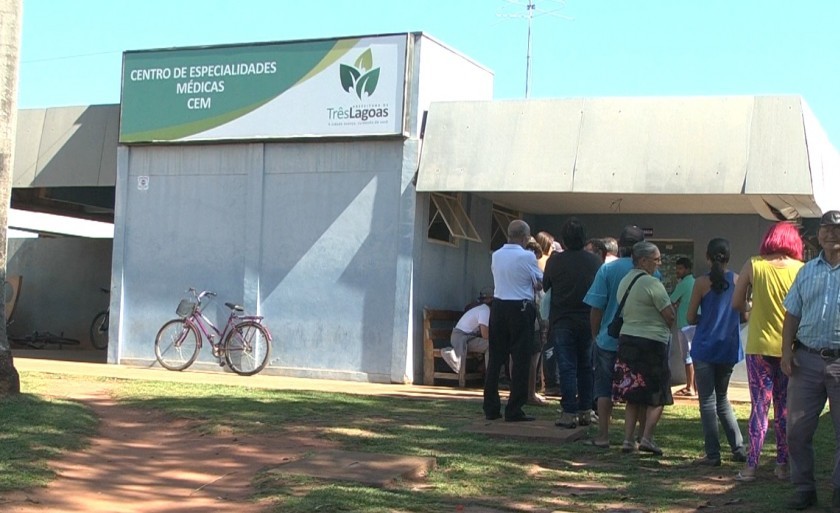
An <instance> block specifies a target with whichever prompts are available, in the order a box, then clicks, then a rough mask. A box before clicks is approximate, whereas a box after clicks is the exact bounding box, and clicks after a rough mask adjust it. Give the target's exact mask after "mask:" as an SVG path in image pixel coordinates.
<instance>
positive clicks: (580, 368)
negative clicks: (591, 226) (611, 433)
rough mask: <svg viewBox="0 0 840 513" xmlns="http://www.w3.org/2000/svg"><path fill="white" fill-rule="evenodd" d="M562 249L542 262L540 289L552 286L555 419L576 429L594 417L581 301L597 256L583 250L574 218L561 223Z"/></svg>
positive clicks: (587, 331) (587, 328)
mask: <svg viewBox="0 0 840 513" xmlns="http://www.w3.org/2000/svg"><path fill="white" fill-rule="evenodd" d="M561 238H562V240H563V246H565V248H566V251H564V252H562V253H554V254H553V255H551V257H550V258H549V259H548V262H547V263H546V264H545V275H544V277H543V289H544V290H545V291H546V292H547V291H549V290H551V291H552V292H551V310H550V311H549V325H550V332H549V333H550V335H549V336H550V337H551V341H552V343H553V345H554V354H555V358H556V360H557V374H558V376H559V377H560V394H561V395H562V399H561V401H560V406H561V409H560V410H559V411H560V417H559V418H558V419H557V422H555V425H557V426H560V427H564V428H570V429H574V428H575V427H577V426H578V425H584V426H586V425H589V424H590V423H591V422H592V418H593V417H592V393H593V389H592V386H593V372H592V330H591V329H590V325H589V310H590V308H589V305H587V304H586V303H584V302H583V298H584V296H585V295H586V293H587V291H588V290H589V287H590V286H591V285H592V281H593V280H594V279H595V273H597V272H598V268H599V267H600V266H601V258H599V257H598V256H596V255H593V254H592V253H590V252H588V251H585V250H584V249H583V248H584V245H585V244H586V230H585V229H584V227H583V224H582V223H581V222H580V221H579V220H578V219H577V218H574V217H573V218H571V219H569V220H568V221H566V223H565V224H564V225H563V228H562V229H561Z"/></svg>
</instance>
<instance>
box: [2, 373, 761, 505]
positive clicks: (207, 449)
mask: <svg viewBox="0 0 840 513" xmlns="http://www.w3.org/2000/svg"><path fill="white" fill-rule="evenodd" d="M182 374H183V373H170V374H168V375H167V376H169V375H172V376H174V377H175V378H179V379H180V378H182V377H184V376H182ZM201 378H202V379H208V378H206V376H201ZM252 381H254V380H252ZM256 382H258V381H256ZM331 385H332V386H333V387H334V386H335V384H334V383H332V384H331ZM310 386H311V385H310ZM108 387H109V385H108V384H107V383H104V382H93V381H91V382H84V383H82V382H81V381H75V380H74V382H73V390H72V391H71V392H68V393H67V394H66V395H62V396H61V397H62V398H66V399H72V400H75V401H79V402H81V403H84V404H85V405H87V406H88V407H90V408H91V409H92V410H93V411H94V413H95V414H96V415H97V416H98V417H99V419H100V427H99V431H98V434H97V435H96V436H95V437H94V439H92V440H91V445H90V446H89V447H88V448H87V449H85V450H83V451H79V452H73V453H68V454H67V455H66V456H65V457H64V458H62V459H61V460H59V461H56V462H54V463H53V464H52V465H51V466H52V468H53V469H54V470H55V471H56V472H57V475H58V478H57V479H56V480H54V481H53V482H52V483H51V484H50V485H49V486H47V487H46V488H43V489H34V490H29V491H26V492H15V493H9V494H5V495H0V511H3V512H10V513H43V512H67V513H75V512H94V513H95V512H100V513H102V512H114V511H120V512H121V513H146V512H173V513H192V512H206V511H214V512H226V511H231V512H233V511H236V512H245V513H248V512H262V511H265V510H266V509H267V508H269V507H270V504H267V503H254V502H252V501H251V499H250V497H251V496H252V495H253V489H252V488H251V480H252V478H253V477H254V475H255V474H256V473H257V472H259V471H260V470H262V469H263V468H267V467H276V466H278V465H281V464H283V463H286V462H289V461H291V460H297V459H299V458H301V457H302V456H304V455H305V454H308V453H312V452H320V451H325V450H332V449H336V448H339V447H338V443H336V442H330V441H328V440H325V439H324V438H321V437H319V432H318V431H317V430H304V429H295V426H283V427H280V426H278V434H277V435H273V436H272V435H269V436H266V435H260V436H258V437H253V436H236V437H234V436H230V435H229V436H225V435H224V434H221V435H202V434H201V433H200V431H199V430H197V429H195V427H197V426H196V425H195V424H191V423H190V422H187V421H183V420H177V419H172V418H169V417H166V416H164V415H162V414H156V413H149V412H148V411H146V410H135V409H132V408H127V407H124V406H120V405H119V404H117V403H116V401H114V400H113V399H112V398H111V396H110V394H109V388H108ZM359 387H360V388H364V387H361V385H359ZM394 390H396V389H394V388H389V389H387V390H384V391H383V392H381V393H382V395H400V396H403V397H406V396H411V393H410V391H411V390H410V389H409V388H408V387H405V389H402V388H400V389H399V391H394ZM427 390H428V389H426V390H424V393H425V394H426V395H427V396H428V395H432V394H430V392H428V391H427ZM441 390H442V392H437V391H435V394H437V393H439V394H440V395H441V396H444V397H446V398H448V399H453V400H454V399H457V398H460V397H456V396H455V394H452V395H450V394H449V393H447V394H445V395H444V394H443V392H449V391H448V390H446V389H441ZM366 392H368V393H369V391H366ZM452 392H455V391H452ZM463 395H464V396H466V397H469V394H467V393H463ZM685 401H686V403H687V402H688V401H692V402H693V401H696V399H692V400H685ZM680 402H682V400H681V401H680ZM284 428H291V429H284ZM281 429H282V432H281ZM593 451H594V450H593ZM611 452H613V453H615V455H616V457H621V455H619V453H618V452H617V448H614V449H612V450H611ZM597 454H598V452H597V451H595V452H593V457H592V458H588V457H587V456H586V455H580V454H579V455H577V456H576V457H575V458H574V461H568V462H567V463H568V464H569V465H572V466H575V467H580V468H581V469H582V470H583V469H586V468H587V467H595V466H598V465H599V464H602V463H600V462H599V461H598V458H597ZM640 463H641V461H640ZM645 467H646V465H644V463H642V465H640V468H639V469H638V471H639V472H641V473H643V474H645V475H648V476H649V477H647V479H662V478H666V479H667V477H666V474H667V469H650V468H645ZM733 474H734V472H732V470H731V469H728V468H723V469H720V468H718V469H698V471H697V472H696V474H695V475H694V476H693V477H692V483H691V487H692V490H693V491H694V492H695V493H696V499H693V500H687V501H685V502H684V503H681V504H680V505H678V506H676V507H674V508H672V511H679V512H689V511H709V510H711V509H714V510H716V511H725V512H727V513H735V512H738V513H741V512H748V511H753V508H751V507H750V506H749V504H746V503H744V502H741V501H739V500H738V499H737V498H735V497H737V495H740V494H738V493H737V492H736V493H733V488H735V484H734V482H733V481H732V475H733ZM421 488H422V485H421ZM603 491H604V487H603V485H601V484H599V483H597V482H589V483H580V482H578V483H576V484H571V483H568V484H567V483H557V486H556V487H554V488H553V489H552V491H551V495H552V496H554V497H555V498H556V499H557V500H556V509H555V508H552V510H553V511H558V512H560V511H565V510H564V509H563V508H564V506H566V505H568V506H570V507H569V510H570V511H580V509H578V508H576V507H575V506H574V503H575V502H577V501H578V500H579V499H580V498H581V497H585V496H586V495H589V494H592V493H599V492H600V493H603ZM710 498H711V499H710ZM535 499H536V498H535ZM543 499H544V498H543ZM456 501H457V499H456ZM528 502H531V501H526V502H525V503H521V504H506V505H505V506H503V507H501V508H500V509H498V510H496V509H493V508H487V507H486V506H479V505H477V504H470V503H467V504H463V505H461V504H457V502H456V503H455V506H456V508H455V509H456V511H463V512H464V513H479V512H482V513H484V512H495V511H510V509H511V508H513V509H516V510H521V511H530V512H534V513H536V512H544V513H548V511H549V510H545V509H542V508H539V507H537V506H536V504H537V503H538V502H539V501H536V500H535V501H534V502H533V503H530V504H528ZM552 502H555V501H552ZM639 502H644V501H639V499H638V498H632V497H624V496H622V494H621V493H617V494H616V500H615V502H614V503H613V504H609V505H605V506H606V509H604V510H603V511H616V512H619V511H621V512H630V511H634V512H635V511H645V510H644V509H636V508H634V507H633V504H634V503H636V504H638V503H639Z"/></svg>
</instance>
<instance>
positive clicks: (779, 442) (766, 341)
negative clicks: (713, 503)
mask: <svg viewBox="0 0 840 513" xmlns="http://www.w3.org/2000/svg"><path fill="white" fill-rule="evenodd" d="M802 250H803V247H802V238H801V237H800V236H799V230H798V229H797V227H796V226H794V225H793V224H791V223H789V222H780V223H776V224H774V225H773V226H771V227H770V229H769V230H767V234H766V235H765V236H764V239H763V240H762V242H761V247H759V250H758V252H759V255H758V256H754V257H752V258H750V259H749V260H748V261H747V262H746V263H745V264H744V267H743V269H741V273H740V275H739V276H738V281H737V283H736V284H735V292H734V295H733V297H732V306H733V308H735V309H736V310H739V311H741V312H744V313H747V312H749V329H748V331H747V344H746V350H745V351H744V352H745V353H746V360H747V381H748V382H749V386H750V399H751V402H752V409H751V410H750V419H749V435H750V436H749V444H748V448H747V464H746V467H745V468H744V469H743V470H742V471H741V472H739V473H738V475H737V476H736V479H737V480H739V481H752V480H754V479H755V471H756V468H757V467H758V460H759V457H760V456H761V448H762V446H763V445H764V437H765V435H766V434H767V422H768V416H769V412H770V402H771V400H772V402H773V427H774V431H775V433H776V468H775V471H774V473H775V475H776V477H777V478H779V479H783V480H787V479H788V477H789V476H790V470H789V469H788V452H787V441H786V434H787V383H788V378H787V376H786V375H785V374H784V373H783V372H782V369H781V367H780V362H781V356H782V323H783V321H784V316H785V309H784V307H783V306H782V302H783V301H784V299H785V296H786V295H787V293H788V289H790V286H791V284H792V283H793V280H794V278H796V274H797V273H798V272H799V269H800V268H801V267H802V265H803V264H802Z"/></svg>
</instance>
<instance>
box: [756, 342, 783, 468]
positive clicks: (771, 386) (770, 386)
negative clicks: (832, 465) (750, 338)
mask: <svg viewBox="0 0 840 513" xmlns="http://www.w3.org/2000/svg"><path fill="white" fill-rule="evenodd" d="M780 363H781V358H778V357H775V356H764V355H760V354H748V355H747V380H748V381H749V384H750V399H751V401H752V409H751V410H750V420H749V433H750V437H749V438H750V441H749V451H747V466H748V467H751V468H756V467H758V458H759V456H761V448H762V446H764V437H765V435H767V420H768V417H769V413H770V401H771V400H772V401H773V430H774V431H775V433H776V464H777V465H783V464H785V463H787V461H788V448H787V436H786V435H787V385H788V377H787V376H786V375H785V374H784V373H783V372H782V368H781V365H780Z"/></svg>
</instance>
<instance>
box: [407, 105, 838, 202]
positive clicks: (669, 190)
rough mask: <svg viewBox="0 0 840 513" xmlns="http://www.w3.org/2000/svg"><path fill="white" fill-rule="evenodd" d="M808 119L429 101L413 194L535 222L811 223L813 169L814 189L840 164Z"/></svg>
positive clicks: (791, 110)
mask: <svg viewBox="0 0 840 513" xmlns="http://www.w3.org/2000/svg"><path fill="white" fill-rule="evenodd" d="M809 114H810V111H808V110H807V106H806V105H805V103H804V101H803V100H802V99H801V98H800V97H798V96H760V97H753V96H732V97H666V98H577V99H550V100H516V101H487V102H448V103H434V104H432V106H431V107H430V109H429V114H428V117H427V122H426V131H425V139H424V143H423V150H422V156H421V160H420V169H419V174H418V179H417V190H418V191H421V192H423V191H426V192H428V191H463V192H472V193H476V194H478V195H480V196H484V197H487V198H489V199H491V200H493V201H494V202H496V203H499V204H502V205H504V206H507V207H510V208H513V209H516V210H520V211H523V212H527V213H533V214H568V213H609V212H623V213H756V212H758V213H759V214H761V215H762V216H764V217H767V218H771V219H772V218H777V217H779V216H780V215H783V216H785V217H789V218H792V217H796V216H804V217H816V216H819V214H820V211H821V209H820V205H818V204H817V201H816V200H815V196H819V194H818V193H815V191H814V183H815V182H814V180H812V173H811V166H812V163H813V162H814V161H819V162H820V163H821V173H822V175H824V176H823V179H822V181H821V182H820V183H823V182H825V181H826V180H825V179H824V178H825V177H829V178H830V177H835V178H833V179H832V178H830V179H828V182H829V183H835V182H836V181H837V180H840V178H836V177H840V163H838V161H837V159H835V160H832V158H831V155H834V156H835V157H836V155H837V150H836V149H834V148H833V147H832V146H831V145H830V144H829V143H828V142H827V138H826V137H825V134H824V132H823V131H822V128H820V127H819V123H817V122H816V121H815V120H813V122H809V123H806V122H805V121H803V116H808V115H809ZM817 140H819V141H820V142H821V144H820V145H819V148H817V147H816V146H815V145H813V144H812V147H809V142H812V141H817ZM822 175H821V176H822ZM832 180H835V181H834V182H833V181H832ZM820 186H821V185H820ZM834 196H836V194H835V195H834Z"/></svg>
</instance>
